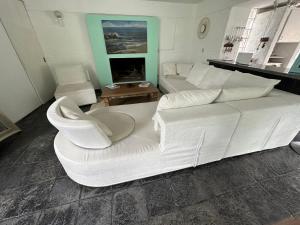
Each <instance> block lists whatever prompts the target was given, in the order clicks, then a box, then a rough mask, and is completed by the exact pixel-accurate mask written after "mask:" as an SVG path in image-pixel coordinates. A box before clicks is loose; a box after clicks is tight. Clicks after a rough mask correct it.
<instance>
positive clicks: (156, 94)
mask: <svg viewBox="0 0 300 225" xmlns="http://www.w3.org/2000/svg"><path fill="white" fill-rule="evenodd" d="M158 96H159V94H158V93H157V92H153V93H151V94H150V99H151V101H158Z"/></svg>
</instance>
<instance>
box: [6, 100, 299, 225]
mask: <svg viewBox="0 0 300 225" xmlns="http://www.w3.org/2000/svg"><path fill="white" fill-rule="evenodd" d="M47 107H48V105H45V106H43V107H41V108H39V109H38V110H36V111H35V112H34V113H32V114H31V115H30V116H28V117H26V118H25V119H23V120H22V121H21V122H20V123H19V124H18V125H19V126H20V127H21V128H22V129H23V132H22V133H21V134H19V135H17V136H16V137H15V138H13V139H12V140H11V141H9V142H5V143H4V144H3V143H2V145H1V146H0V148H1V151H0V179H1V183H0V204H1V205H0V225H4V224H5V225H17V224H18V225H21V224H22V225H37V224H38V225H49V224H51V225H75V224H77V225H95V224H104V225H109V224H113V225H119V224H132V225H136V224H143V225H159V224H163V225H179V224H181V225H191V224H194V225H196V224H197V225H204V224H205V225H214V224H220V225H223V224H226V225H248V224H249V225H252V224H253V225H257V224H264V225H267V224H273V223H275V222H278V221H280V220H283V219H288V218H291V219H293V218H296V217H297V215H298V216H299V215H300V156H299V155H297V154H296V153H294V152H293V151H292V150H290V148H289V147H282V148H278V149H273V150H268V151H264V152H261V153H255V154H251V155H246V156H242V157H236V158H232V159H226V160H223V161H221V162H217V163H212V164H209V165H204V166H199V167H197V168H194V169H186V170H183V171H178V172H174V173H170V174H166V175H161V176H157V177H151V178H147V179H143V180H138V181H134V182H130V183H125V184H121V185H116V186H111V187H105V188H89V187H84V186H81V185H78V184H76V183H74V182H73V181H71V180H70V179H69V178H68V177H67V176H66V174H65V172H64V170H63V168H62V167H61V165H60V163H59V162H58V160H57V158H56V156H55V153H54V150H53V138H54V136H55V134H56V132H57V131H56V130H55V128H53V127H52V126H51V125H50V124H49V123H48V121H47V119H46V115H45V113H46V110H47Z"/></svg>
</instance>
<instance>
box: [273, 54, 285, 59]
mask: <svg viewBox="0 0 300 225" xmlns="http://www.w3.org/2000/svg"><path fill="white" fill-rule="evenodd" d="M284 58H285V57H282V56H276V55H274V56H272V55H271V56H270V59H284Z"/></svg>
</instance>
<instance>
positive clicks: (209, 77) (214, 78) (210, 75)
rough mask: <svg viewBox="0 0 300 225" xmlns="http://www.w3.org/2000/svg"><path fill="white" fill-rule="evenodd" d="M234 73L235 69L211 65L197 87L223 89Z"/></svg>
mask: <svg viewBox="0 0 300 225" xmlns="http://www.w3.org/2000/svg"><path fill="white" fill-rule="evenodd" d="M232 73H233V71H230V70H224V69H220V68H216V67H214V66H211V67H210V68H209V69H208V71H207V73H206V74H205V76H204V78H203V79H202V80H201V82H200V83H199V84H198V85H197V87H198V88H200V89H219V88H220V89H222V88H223V86H224V83H225V82H226V81H227V80H228V79H229V77H230V76H231V74H232Z"/></svg>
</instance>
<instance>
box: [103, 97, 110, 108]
mask: <svg viewBox="0 0 300 225" xmlns="http://www.w3.org/2000/svg"><path fill="white" fill-rule="evenodd" d="M103 102H104V106H109V98H103Z"/></svg>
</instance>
